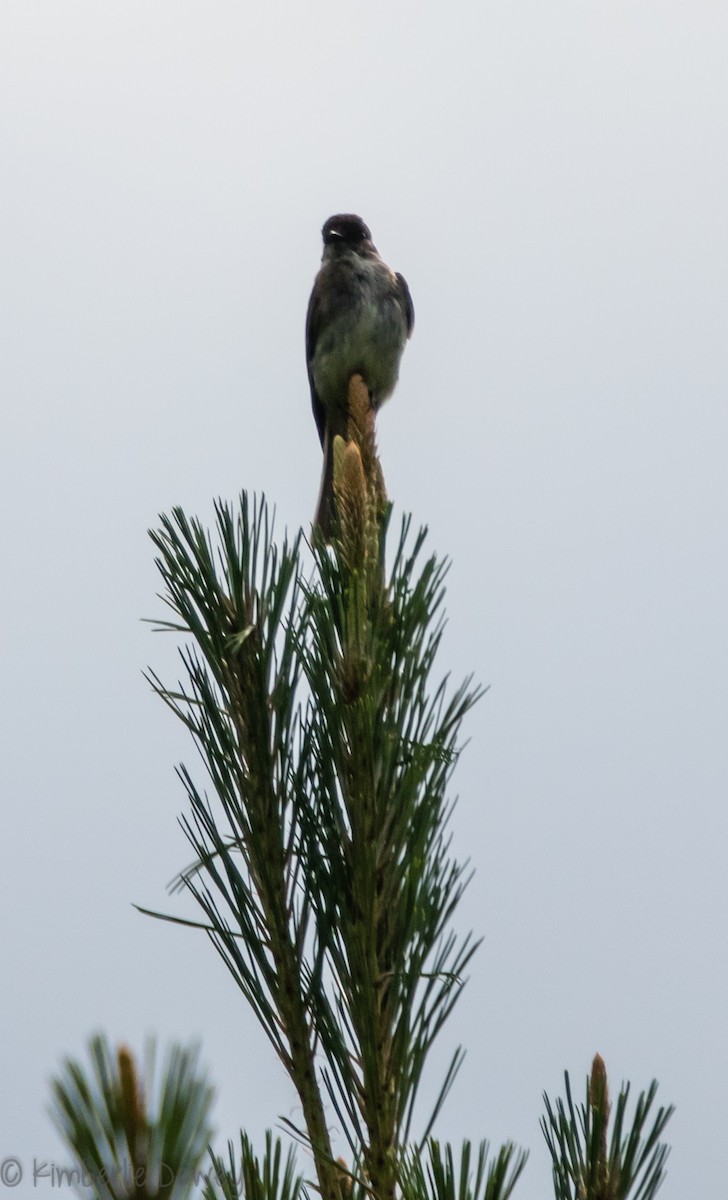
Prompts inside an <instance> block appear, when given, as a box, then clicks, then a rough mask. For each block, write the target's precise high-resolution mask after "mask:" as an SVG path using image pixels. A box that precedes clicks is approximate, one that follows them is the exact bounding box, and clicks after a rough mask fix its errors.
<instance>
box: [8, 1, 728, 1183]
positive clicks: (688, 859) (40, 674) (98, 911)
mask: <svg viewBox="0 0 728 1200" xmlns="http://www.w3.org/2000/svg"><path fill="white" fill-rule="evenodd" d="M726 62H728V8H727V7H726V5H725V4H724V3H722V2H718V0H716V2H714V3H711V2H708V0H685V2H677V0H631V2H630V3H628V2H626V0H609V2H608V3H607V2H603V0H588V2H587V0H581V2H577V0H571V2H568V3H567V2H564V0H497V2H495V0H479V2H477V3H464V2H458V0H454V2H452V3H448V4H444V3H428V2H427V0H418V2H417V3H403V2H399V0H389V2H387V3H385V2H383V0H374V2H370V3H366V4H360V3H351V2H349V3H333V2H330V0H309V2H308V3H305V4H296V3H270V2H269V3H263V2H262V0H259V2H258V3H256V4H251V3H248V4H245V3H230V2H229V0H220V2H219V3H215V4H202V3H187V2H185V0H174V2H172V0H155V2H154V3H149V2H148V0H145V2H144V3H140V2H131V0H125V2H124V3H123V4H121V3H119V4H111V3H106V4H101V3H98V0H93V2H92V0H87V2H85V3H81V2H78V3H72V2H64V3H57V2H55V0H53V2H48V0H19V2H13V0H3V3H2V7H1V9H0V127H1V130H2V164H3V165H2V173H3V182H2V188H1V194H2V222H1V223H0V251H1V254H2V264H1V267H0V272H1V281H0V304H1V313H0V341H1V343H2V350H1V353H0V390H1V396H2V436H1V445H0V455H1V456H2V462H1V464H0V466H1V472H2V474H1V484H0V486H1V487H2V510H3V514H4V521H3V564H4V571H3V575H4V585H3V587H2V589H0V630H1V637H2V679H3V688H2V698H1V699H0V705H1V706H2V713H1V724H0V737H1V738H2V769H1V774H0V778H1V779H2V790H3V837H2V845H3V858H4V862H3V871H2V876H1V883H0V888H1V893H0V894H1V895H2V913H3V920H2V942H1V944H0V955H1V956H2V962H3V968H4V979H5V982H4V986H3V989H2V999H1V1000H0V1005H1V1006H2V1012H1V1016H2V1030H3V1038H2V1041H3V1047H2V1077H3V1088H2V1092H3V1095H2V1097H1V1098H0V1107H1V1109H2V1119H1V1121H0V1137H1V1141H0V1158H2V1157H5V1156H7V1155H9V1154H15V1155H17V1156H19V1157H20V1158H21V1159H23V1160H24V1162H25V1164H26V1171H28V1170H31V1169H32V1160H33V1157H35V1158H37V1159H39V1160H44V1159H45V1160H48V1159H54V1158H55V1159H56V1160H60V1161H63V1155H62V1152H61V1148H60V1145H59V1143H58V1141H57V1139H56V1137H55V1135H54V1133H53V1131H52V1130H51V1127H50V1125H49V1122H48V1120H47V1118H46V1117H45V1115H44V1111H43V1110H44V1106H45V1104H46V1102H47V1095H48V1091H47V1079H48V1076H49V1073H50V1072H51V1071H52V1070H53V1069H54V1067H55V1066H56V1064H57V1063H58V1060H59V1058H60V1056H61V1055H63V1054H65V1053H71V1054H77V1053H80V1052H81V1051H82V1048H83V1044H84V1042H85V1040H86V1038H87V1036H88V1035H89V1034H90V1033H91V1032H92V1031H93V1030H95V1029H97V1028H99V1027H101V1028H103V1029H105V1030H107V1031H108V1032H109V1034H110V1035H111V1036H112V1038H114V1039H124V1040H127V1041H129V1042H130V1043H131V1044H132V1045H134V1046H136V1047H140V1046H141V1044H142V1041H143V1038H144V1035H145V1033H147V1032H156V1033H157V1034H158V1035H159V1036H160V1038H161V1039H163V1040H165V1041H166V1040H168V1039H169V1038H172V1037H176V1038H179V1039H183V1040H188V1039H190V1038H199V1039H200V1040H201V1041H202V1045H203V1057H204V1059H205V1061H206V1062H207V1063H208V1065H209V1067H210V1071H211V1074H212V1075H213V1077H214V1080H215V1082H216V1084H217V1087H218V1090H219V1099H218V1103H217V1106H216V1111H215V1117H216V1123H217V1126H218V1129H219V1132H220V1142H221V1144H222V1143H223V1142H224V1140H226V1139H227V1137H229V1136H232V1135H233V1134H235V1132H236V1130H237V1129H238V1128H239V1127H240V1125H241V1124H242V1125H244V1126H245V1127H246V1128H247V1129H248V1130H249V1131H250V1132H251V1134H252V1135H253V1136H254V1137H259V1136H260V1134H261V1133H262V1131H263V1130H264V1129H265V1127H266V1126H267V1125H270V1124H273V1123H275V1121H276V1119H277V1117H278V1115H279V1114H284V1115H291V1116H294V1117H295V1110H294V1101H293V1097H292V1094H291V1092H290V1089H289V1087H288V1085H287V1082H286V1080H285V1079H284V1077H283V1075H282V1072H281V1070H280V1069H279V1068H278V1067H277V1065H276V1063H275V1061H274V1060H273V1057H272V1052H271V1051H270V1050H269V1048H268V1046H267V1043H265V1041H264V1039H263V1037H262V1035H261V1034H259V1033H258V1030H257V1026H256V1025H255V1023H254V1021H253V1019H252V1017H250V1016H249V1015H248V1013H247V1011H246V1010H245V1008H244V1004H243V1001H242V998H241V996H240V995H239V993H238V992H237V991H236V989H235V986H234V983H233V982H232V980H231V979H230V978H229V976H228V975H227V974H226V972H225V969H224V967H223V965H222V964H221V963H220V962H219V960H218V959H217V957H216V956H215V954H214V952H213V951H212V950H211V948H210V947H209V945H208V944H207V942H206V941H205V940H204V939H203V938H202V937H197V936H196V935H195V934H193V933H192V932H189V931H184V930H180V929H175V928H173V927H171V926H166V925H163V924H159V923H156V922H153V921H151V920H149V919H146V918H143V917H141V916H139V915H138V914H137V913H136V912H135V910H134V909H133V908H132V907H131V902H132V901H136V902H138V903H141V904H146V905H148V906H150V907H164V905H165V903H166V902H167V901H166V897H165V890H164V889H165V885H166V884H167V882H168V881H169V880H170V879H171V877H172V876H173V875H174V873H175V872H176V871H177V870H178V869H179V868H180V867H181V866H183V865H184V864H185V863H186V862H187V861H188V858H189V852H188V849H187V845H186V843H185V841H184V838H183V835H182V834H181V832H180V831H179V829H178V827H177V825H176V818H177V814H178V813H179V811H180V810H181V809H182V807H183V795H182V791H181V789H180V787H179V785H178V782H177V780H176V778H175V775H174V772H173V765H174V764H175V763H176V762H178V761H179V760H181V759H185V760H186V761H187V762H188V763H189V764H190V766H194V765H195V755H194V751H193V749H192V747H191V745H190V744H189V743H188V741H187V738H186V736H185V734H184V731H183V730H182V729H181V727H180V728H179V729H178V728H176V727H175V723H174V720H173V718H172V717H171V715H170V714H169V713H168V712H167V711H166V710H165V709H164V708H163V706H162V705H161V704H160V703H159V701H157V700H155V699H154V698H153V697H152V696H151V695H150V693H149V691H148V689H147V687H146V685H145V683H144V682H143V680H142V677H141V673H140V672H141V669H142V667H144V666H145V665H146V664H148V663H151V664H152V665H153V666H154V667H155V668H156V669H157V670H159V671H160V672H161V673H162V674H163V675H164V674H165V673H166V674H167V675H169V674H171V673H172V672H173V671H174V670H175V661H174V655H175V651H174V647H173V645H172V643H171V641H170V640H169V639H164V638H161V637H158V636H155V635H153V634H152V633H151V632H150V630H149V626H147V625H144V624H142V623H141V622H140V619H139V618H141V617H145V616H153V615H155V614H156V613H158V612H159V605H158V603H157V602H156V601H155V599H154V593H155V591H156V589H157V581H156V578H155V571H154V567H153V565H152V548H151V545H150V543H149V542H148V539H147V537H146V532H145V531H146V529H147V528H148V527H149V526H150V525H153V524H154V523H155V521H156V516H157V514H158V513H159V512H160V511H167V510H169V508H170V507H171V506H172V505H173V504H182V505H183V506H184V507H185V508H186V509H187V511H188V512H191V513H198V514H200V515H201V516H203V517H204V518H205V519H209V517H210V515H211V500H212V497H214V496H217V495H223V496H227V497H232V496H234V495H235V494H236V493H237V492H238V491H239V490H240V488H242V487H245V488H247V489H249V490H251V491H255V490H264V491H265V492H266V494H267V496H268V497H269V499H270V500H271V501H273V502H275V504H276V505H277V508H278V519H279V522H280V524H281V527H282V526H283V525H288V526H289V527H291V528H297V527H298V526H299V525H301V524H303V525H308V522H309V521H310V518H311V515H312V513H313V509H314V504H315V500H316V493H317V489H318V478H319V471H320V450H319V445H318V439H317V436H316V432H315V427H314V424H313V420H312V417H311V412H310V402H309V396H308V387H307V382H306V373H305V364H304V356H303V323H304V315H305V307H306V302H307V298H308V293H309V290H310V287H311V283H312V280H313V276H314V273H315V271H316V269H317V265H318V261H319V257H320V233H319V231H320V227H321V225H322V223H323V221H324V220H325V218H326V217H328V216H329V215H330V214H331V213H334V212H337V211H341V210H349V211H354V212H359V213H361V214H362V216H363V217H364V218H365V220H366V221H367V222H368V223H369V225H370V226H371V228H372V231H373V234H374V239H375V242H376V243H377V245H378V247H379V249H380V250H381V252H382V253H383V255H384V256H385V257H386V258H387V260H388V261H389V262H390V263H391V264H392V265H393V266H394V267H395V268H396V269H398V270H400V271H402V272H403V273H404V274H405V276H406V278H407V280H408V282H409V284H410V287H411V290H412V294H413V297H414V302H415V308H416V313H417V326H416V330H415V335H414V338H413V340H412V342H411V343H410V345H409V346H408V349H407V351H406V354H405V358H404V361H403V364H402V372H401V382H400V385H399V388H398V390H397V392H396V394H395V396H394V398H393V400H392V401H391V403H390V404H389V405H388V406H387V408H386V409H385V410H384V411H383V413H382V415H381V418H380V422H379V441H380V449H381V455H382V460H383V464H384V469H385V474H386V478H387V483H388V487H389V491H390V494H391V496H392V498H393V499H394V501H395V504H396V507H397V510H398V512H402V511H411V512H412V513H413V514H414V519H415V522H416V523H417V524H428V525H429V527H430V545H431V546H432V547H433V548H436V549H437V550H439V551H440V552H442V553H445V554H448V555H450V556H451V558H452V560H453V566H452V570H451V573H450V576H449V591H448V613H449V625H448V630H447V635H446V638H445V642H444V645H443V650H442V656H441V661H440V667H441V671H442V672H443V673H444V672H445V671H446V670H448V669H451V670H452V671H453V673H454V675H455V676H456V677H459V676H460V675H462V674H464V673H466V672H468V671H470V670H473V671H474V672H475V674H476V676H477V678H478V679H479V680H481V681H482V682H483V683H485V684H489V685H490V691H489V692H488V694H487V696H486V697H485V699H484V700H483V701H482V702H481V704H480V705H479V707H478V708H477V710H476V711H475V712H474V714H472V715H471V717H470V719H469V723H468V729H467V732H468V733H469V735H470V738H471V741H470V744H469V746H468V748H467V750H466V752H465V754H464V756H463V758H462V760H461V763H460V765H459V768H458V771H457V774H456V779H455V782H456V786H457V790H458V792H459V794H460V804H459V807H458V809H457V811H456V816H455V823H454V830H455V844H456V847H457V849H458V850H459V852H460V853H461V854H463V855H464V854H466V853H469V854H470V855H471V858H472V862H473V865H474V866H475V868H476V875H475V879H474V881H473V883H472V885H471V887H470V890H469V892H468V894H467V899H466V900H465V901H464V902H463V905H462V911H461V914H460V918H459V920H460V925H461V927H462V928H463V929H465V928H469V927H473V928H474V929H475V930H476V931H477V932H478V933H480V934H482V935H483V936H484V942H483V946H482V948H481V950H480V952H479V954H478V956H477V958H476V960H475V963H474V966H473V970H472V975H471V980H470V983H469V985H468V987H467V989H466V991H465V993H464V995H463V998H462V1000H461V1002H460V1005H459V1007H458V1008H457V1009H456V1011H455V1013H454V1015H453V1017H452V1019H451V1025H450V1028H449V1030H448V1033H447V1034H446V1035H445V1037H444V1041H443V1046H442V1048H441V1051H440V1052H439V1053H438V1055H436V1056H435V1058H436V1060H437V1061H436V1062H435V1063H433V1068H432V1072H431V1074H430V1094H431V1095H434V1092H435V1089H436V1085H437V1082H438V1068H440V1067H441V1066H442V1064H443V1063H444V1061H445V1052H446V1049H447V1048H448V1047H449V1048H452V1046H453V1045H454V1044H456V1043H457V1042H459V1041H463V1042H464V1043H465V1044H466V1045H467V1047H468V1057H467V1059H466V1063H465V1066H464V1068H463V1070H462V1073H461V1077H460V1080H459V1082H458V1084H457V1085H456V1088H455V1090H454V1092H453V1094H452V1096H451V1099H450V1101H449V1106H448V1108H447V1109H446V1110H445V1112H444V1114H443V1116H442V1119H441V1121H440V1124H439V1127H438V1132H439V1133H440V1134H441V1135H442V1136H443V1137H451V1138H454V1139H456V1140H458V1141H459V1140H460V1138H461V1137H462V1136H464V1135H467V1136H469V1137H472V1138H480V1137H484V1136H485V1137H489V1138H490V1139H491V1140H492V1141H493V1142H494V1143H498V1142H500V1141H501V1140H503V1139H505V1138H508V1137H512V1138H513V1139H515V1140H516V1141H517V1142H519V1143H520V1144H521V1145H524V1146H526V1147H530V1148H531V1151H532V1154H531V1160H530V1162H529V1165H528V1167H527V1170H526V1173H525V1175H524V1177H523V1179H522V1181H521V1184H520V1185H519V1188H518V1190H517V1193H516V1195H517V1196H518V1197H519V1198H520V1200H542V1198H543V1197H544V1196H547V1195H549V1194H550V1192H551V1183H550V1171H549V1164H548V1159H547V1153H546V1150H545V1147H543V1145H542V1138H541V1135H540V1132H539V1129H538V1119H539V1115H540V1112H541V1092H542V1091H543V1090H544V1089H546V1090H547V1091H548V1092H549V1093H550V1094H551V1095H552V1096H553V1095H554V1094H555V1093H558V1092H559V1091H560V1089H561V1086H562V1072H563V1070H564V1068H568V1069H569V1071H570V1072H571V1074H572V1078H573V1079H574V1080H575V1081H576V1084H577V1089H578V1091H579V1092H581V1088H582V1081H583V1078H584V1076H585V1074H586V1072H587V1070H588V1067H589V1064H590V1061H591V1058H592V1055H593V1054H594V1052H595V1051H597V1050H599V1051H600V1052H601V1053H602V1055H603V1056H604V1058H605V1060H606V1063H607V1068H608V1070H609V1072H610V1075H611V1078H612V1083H613V1086H615V1087H616V1085H618V1084H619V1082H620V1080H622V1079H624V1078H629V1079H631V1080H632V1084H633V1087H634V1088H635V1089H636V1090H639V1089H641V1088H643V1087H646V1086H647V1085H648V1084H649V1082H650V1080H651V1079H652V1078H653V1077H656V1078H657V1079H658V1080H659V1082H660V1092H659V1096H660V1098H661V1099H662V1101H663V1102H665V1103H667V1102H673V1103H675V1104H676V1105H677V1113H676V1115H675V1117H674V1119H673V1122H672V1124H671V1126H670V1127H669V1134H670V1141H671V1142H672V1143H673V1152H672V1156H671V1159H670V1170H669V1176H668V1180H667V1183H666V1185H665V1187H664V1190H663V1193H662V1195H663V1196H664V1200H678V1198H680V1200H683V1198H684V1197H687V1196H698V1195H700V1196H706V1197H707V1196H712V1197H719V1196H723V1195H725V1153H724V1150H725V1136H726V1135H725V1087H726V1085H725V1079H726V1071H727V1070H728V1022H727V1021H726V1011H727V999H728V996H727V993H728V963H727V961H726V924H727V913H728V872H726V869H725V860H726V835H727V833H728V815H727V811H728V809H727V805H726V799H727V796H728V753H727V750H726V718H727V716H728V694H727V693H728V682H727V681H728V638H727V636H726V635H727V630H726V608H727V606H726V593H727V584H728V579H727V574H728V571H727V566H726V537H725V527H726V505H727V501H728V472H727V471H726V467H725V458H726V445H727V443H728V415H727V405H726V383H727V380H728V353H727V351H726V324H727V320H728V240H727V237H726V214H727V213H728V170H727V160H726V144H727V129H726V125H727V118H728V71H727V70H726ZM26 1184H27V1187H26ZM26 1184H24V1185H23V1189H24V1190H23V1194H28V1195H30V1194H31V1185H30V1183H29V1182H28V1177H27V1175H26ZM42 1188H43V1184H42V1183H39V1185H38V1189H37V1192H35V1191H34V1192H33V1193H32V1194H38V1193H40V1194H43V1192H42ZM15 1194H19V1193H18V1192H16V1193H15Z"/></svg>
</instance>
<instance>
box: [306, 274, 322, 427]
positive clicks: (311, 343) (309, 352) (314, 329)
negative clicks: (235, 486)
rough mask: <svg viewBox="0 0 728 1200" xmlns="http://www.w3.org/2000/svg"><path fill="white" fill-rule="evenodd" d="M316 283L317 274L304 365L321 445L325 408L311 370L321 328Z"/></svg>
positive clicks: (312, 293) (307, 313)
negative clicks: (306, 370)
mask: <svg viewBox="0 0 728 1200" xmlns="http://www.w3.org/2000/svg"><path fill="white" fill-rule="evenodd" d="M318 284H319V279H318V276H317V277H316V280H315V282H314V285H313V291H312V292H311V298H310V300H309V302H308V311H307V312H306V367H307V369H308V382H309V384H310V387H311V407H312V409H313V415H314V420H315V422H316V428H317V429H318V435H319V438H320V440H321V445H322V446H323V444H324V435H325V433H326V409H325V407H324V405H323V404H322V402H321V400H320V399H319V395H318V392H317V391H316V386H315V384H314V381H313V373H312V370H311V364H312V362H313V356H314V353H315V351H316V342H317V341H318V335H319V329H320V328H321V300H320V289H319V286H318Z"/></svg>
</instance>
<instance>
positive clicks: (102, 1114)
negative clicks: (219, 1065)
mask: <svg viewBox="0 0 728 1200" xmlns="http://www.w3.org/2000/svg"><path fill="white" fill-rule="evenodd" d="M89 1058H90V1062H91V1065H90V1069H89V1068H86V1067H84V1065H83V1064H82V1063H80V1062H78V1061H76V1060H73V1059H66V1060H65V1062H64V1063H63V1065H62V1067H61V1070H60V1072H59V1073H58V1075H57V1076H56V1078H54V1079H53V1080H52V1084H51V1088H52V1095H53V1105H52V1110H51V1115H52V1117H53V1120H54V1123H55V1125H56V1127H57V1128H58V1130H59V1132H60V1133H61V1135H62V1136H63V1138H64V1140H65V1142H66V1144H67V1145H68V1146H69V1148H70V1149H71V1151H72V1153H73V1156H74V1158H75V1161H76V1163H77V1168H75V1175H74V1173H73V1171H71V1172H70V1173H69V1179H70V1180H71V1181H73V1182H76V1183H77V1184H79V1185H83V1186H84V1187H89V1188H90V1189H91V1192H92V1195H93V1196H94V1197H95V1198H97V1200H129V1198H130V1197H134V1200H188V1197H189V1196H191V1195H192V1194H193V1191H195V1190H196V1182H197V1177H198V1175H199V1174H200V1172H201V1171H202V1164H203V1160H205V1159H206V1157H207V1147H208V1143H209V1140H210V1136H211V1127H210V1109H211V1107H212V1101H213V1095H214V1093H213V1089H212V1087H211V1086H210V1084H209V1083H208V1082H207V1079H206V1077H205V1075H204V1073H203V1072H201V1071H200V1068H199V1066H198V1053H197V1051H196V1050H187V1049H184V1048H183V1047H181V1046H176V1045H174V1046H171V1047H170V1049H169V1050H168V1052H167V1054H166V1056H165V1058H164V1061H163V1063H162V1065H161V1068H160V1069H157V1067H156V1052H155V1048H154V1044H153V1043H150V1044H149V1045H148V1047H147V1053H146V1062H145V1065H144V1071H143V1076H142V1077H140V1076H139V1073H138V1070H137V1066H136V1062H135V1060H134V1058H133V1056H132V1054H131V1052H130V1051H129V1050H127V1049H126V1048H125V1047H121V1048H120V1049H119V1050H118V1051H117V1053H116V1054H114V1052H113V1051H112V1050H111V1048H110V1046H109V1043H108V1041H107V1039H106V1038H105V1037H103V1036H102V1035H101V1034H97V1035H96V1036H95V1037H93V1038H92V1039H91V1041H90V1043H89ZM79 1190H80V1189H79ZM84 1194H87V1193H84Z"/></svg>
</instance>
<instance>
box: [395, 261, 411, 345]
mask: <svg viewBox="0 0 728 1200" xmlns="http://www.w3.org/2000/svg"><path fill="white" fill-rule="evenodd" d="M396 274H397V283H398V284H399V294H400V297H401V300H402V304H403V305H404V314H405V317H406V318H407V337H408V338H410V337H412V330H413V329H414V327H415V306H414V304H413V303H412V297H411V295H410V290H409V288H408V287H407V280H406V279H405V277H404V275H400V273H399V271H397V273H396Z"/></svg>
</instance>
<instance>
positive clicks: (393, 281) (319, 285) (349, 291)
mask: <svg viewBox="0 0 728 1200" xmlns="http://www.w3.org/2000/svg"><path fill="white" fill-rule="evenodd" d="M321 235H322V237H323V243H324V249H323V257H322V260H321V267H320V269H319V272H318V274H317V276H316V279H315V280H314V285H313V290H312V292H311V298H310V300H309V303H308V311H307V313H306V365H307V368H308V381H309V385H310V388H311V405H312V408H313V415H314V419H315V421H316V428H317V429H318V434H319V438H320V440H321V446H322V449H323V454H324V464H323V473H322V477H321V489H320V492H319V500H318V506H317V510H316V516H315V518H314V526H317V527H318V528H320V529H321V531H322V532H323V533H324V534H325V535H328V534H330V532H331V526H332V521H333V520H334V519H335V499H334V487H333V482H334V439H335V437H336V436H337V435H340V436H341V437H343V438H344V439H346V437H347V425H348V413H347V405H348V387H349V380H350V379H351V377H352V375H361V377H362V379H363V380H364V383H365V384H366V387H367V389H368V392H369V400H370V403H371V406H372V409H373V410H374V411H375V412H376V410H377V409H379V407H380V405H382V404H383V403H384V401H385V400H387V399H388V397H389V396H391V394H392V392H393V391H394V388H395V385H396V383H397V379H398V376H399V364H400V359H401V358H402V353H403V351H404V348H405V345H406V343H407V341H408V339H409V338H410V337H411V336H412V330H413V329H414V322H415V313H414V306H413V304H412V297H411V295H410V290H409V288H408V286H407V283H406V281H405V279H404V276H402V275H400V274H399V272H397V271H393V270H392V268H391V267H389V266H388V265H387V264H386V263H385V261H384V259H383V258H382V257H381V256H380V254H379V251H378V250H377V248H376V246H375V245H374V243H373V241H372V235H371V233H370V231H369V228H368V226H367V225H366V224H365V223H364V221H363V220H362V219H361V217H358V216H356V215H355V214H354V213H339V214H337V215H336V216H333V217H329V219H328V221H326V223H325V224H324V226H323V229H322V230H321Z"/></svg>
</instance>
